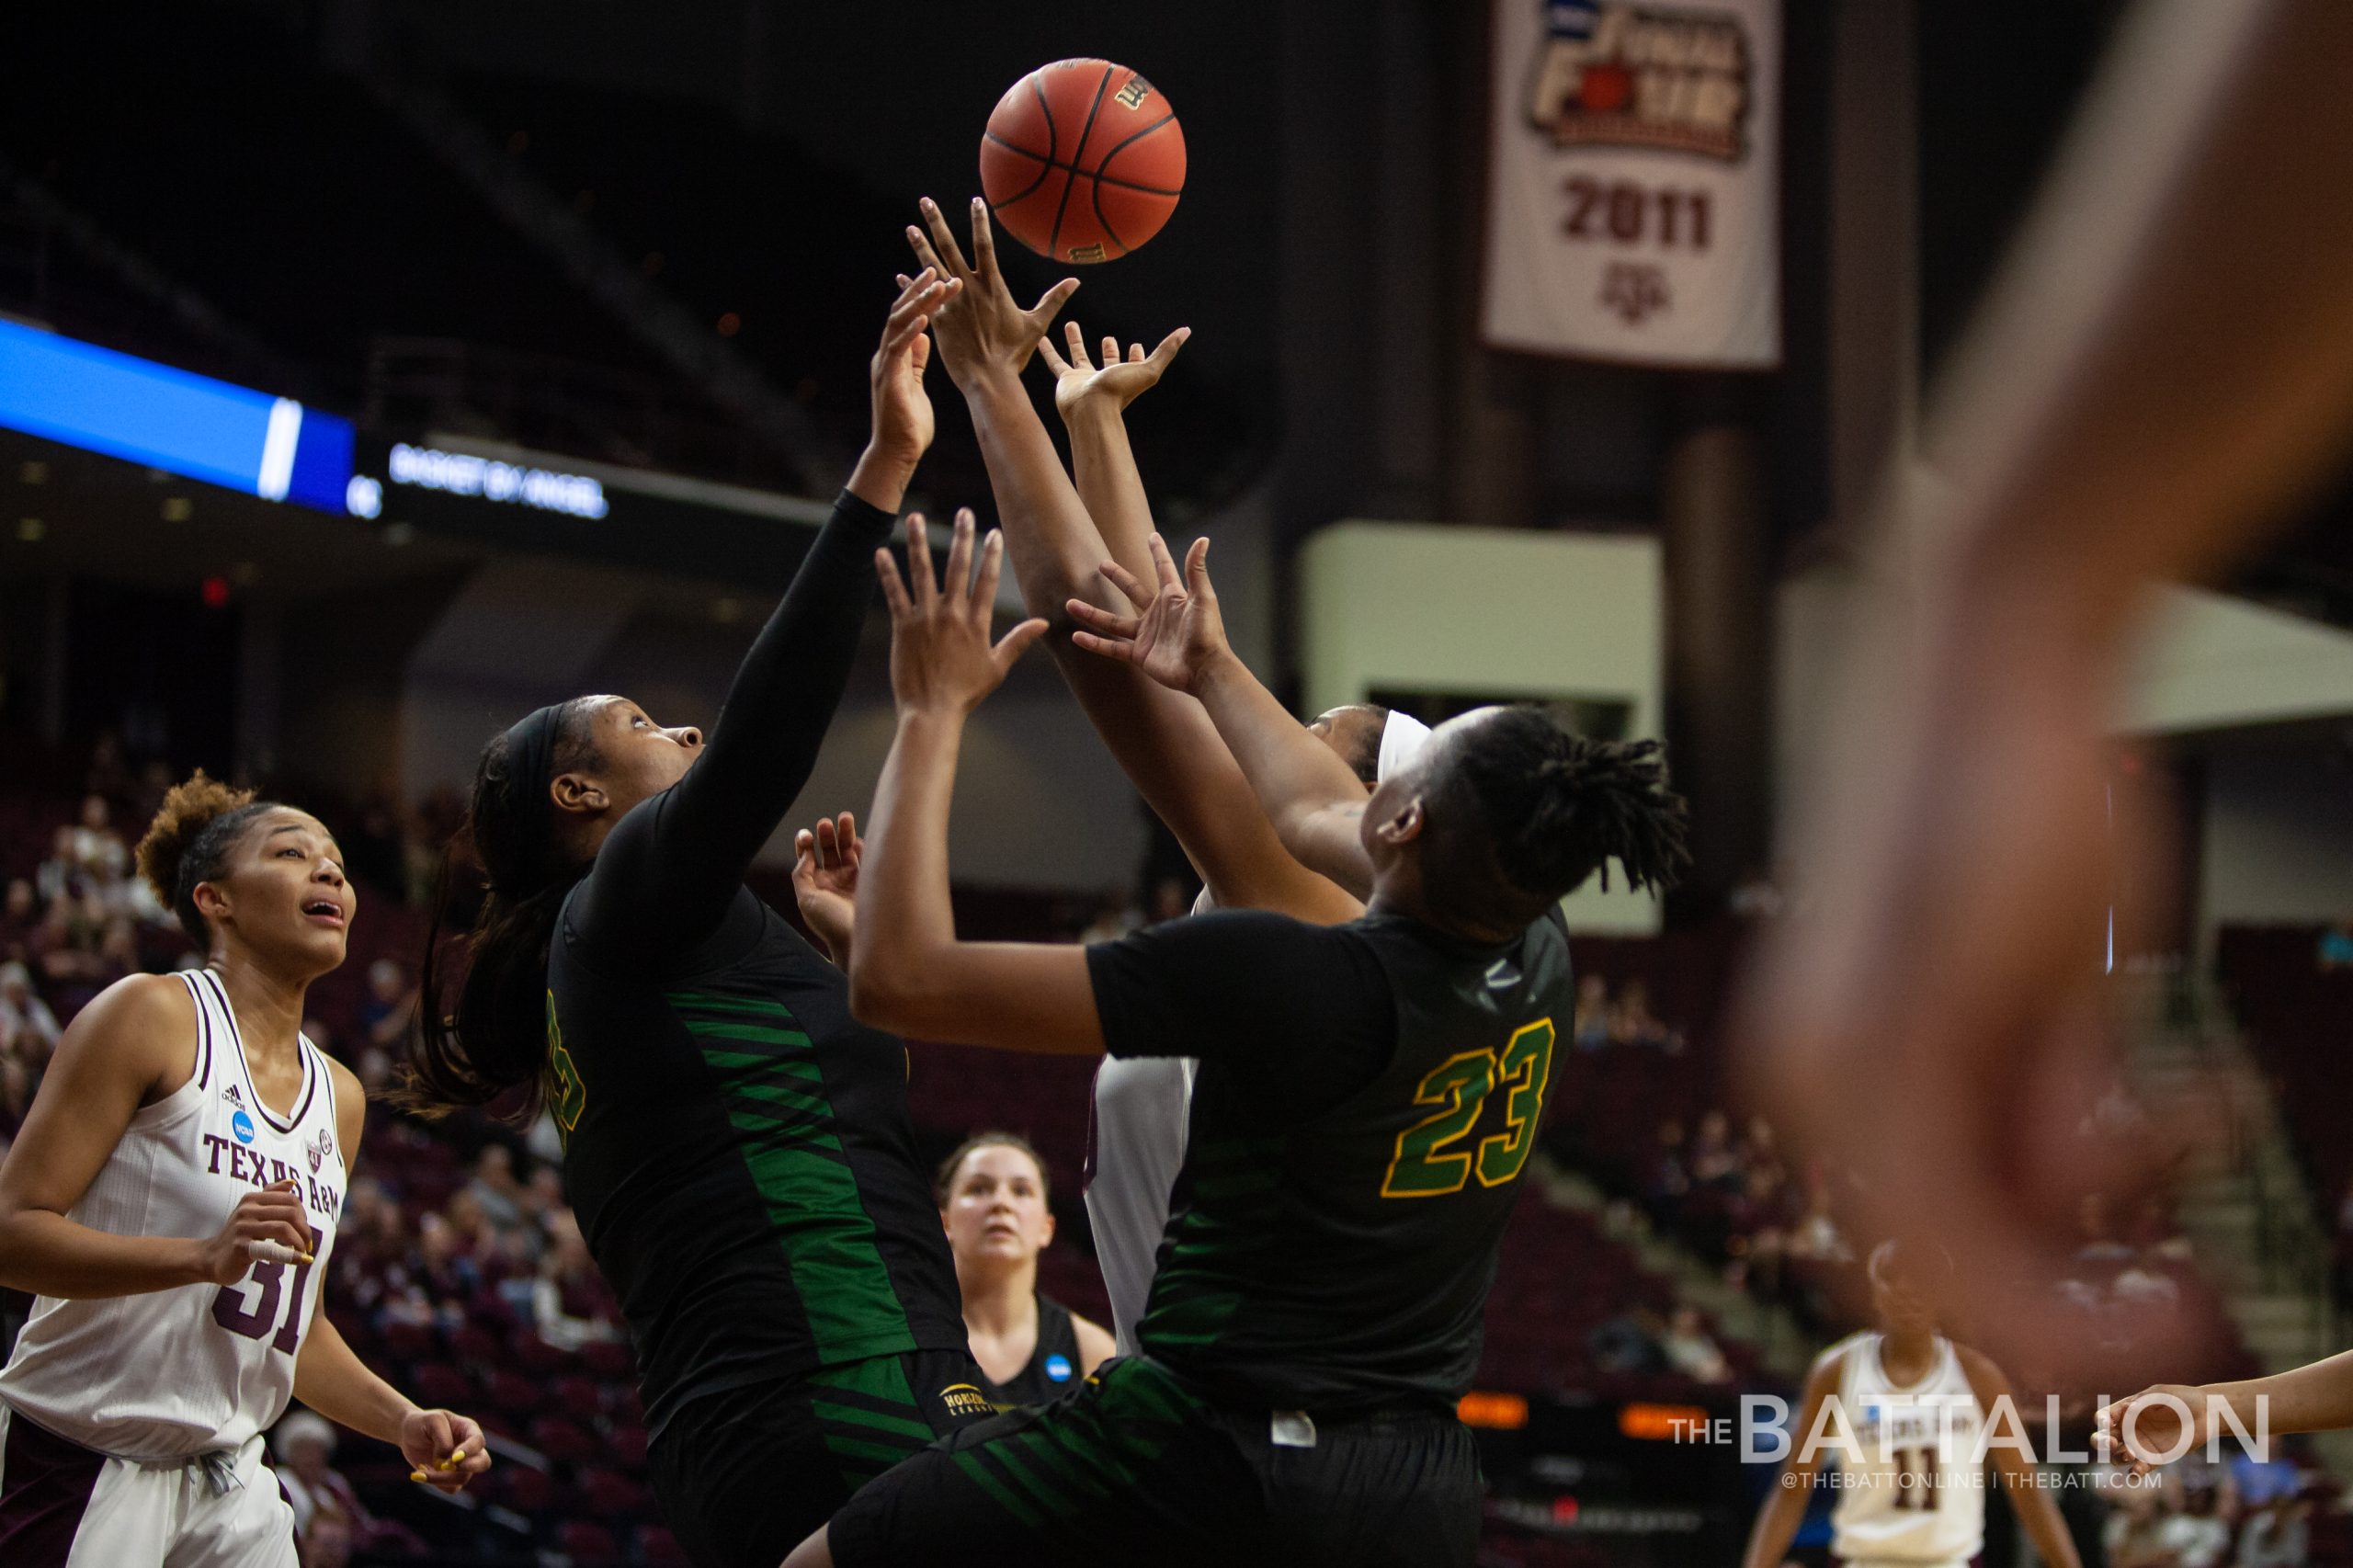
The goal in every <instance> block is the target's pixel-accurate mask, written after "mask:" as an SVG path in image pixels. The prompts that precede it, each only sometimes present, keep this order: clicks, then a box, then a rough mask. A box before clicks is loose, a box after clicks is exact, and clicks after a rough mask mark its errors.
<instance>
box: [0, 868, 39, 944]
mask: <svg viewBox="0 0 2353 1568" xmlns="http://www.w3.org/2000/svg"><path fill="white" fill-rule="evenodd" d="M39 931H40V894H39V893H37V892H34V891H33V884H32V882H31V881H30V880H29V879H28V878H24V877H11V878H9V879H8V892H7V894H6V897H5V898H0V961H6V962H9V963H25V962H28V961H29V960H31V958H32V954H33V937H34V935H35V934H36V933H37V932H39Z"/></svg>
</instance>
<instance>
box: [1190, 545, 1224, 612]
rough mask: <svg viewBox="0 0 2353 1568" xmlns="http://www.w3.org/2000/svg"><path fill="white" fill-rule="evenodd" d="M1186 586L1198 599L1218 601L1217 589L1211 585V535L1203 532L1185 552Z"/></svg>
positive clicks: (1211, 601)
mask: <svg viewBox="0 0 2353 1568" xmlns="http://www.w3.org/2000/svg"><path fill="white" fill-rule="evenodd" d="M1185 586H1186V588H1187V589H1188V591H1189V592H1190V593H1191V594H1192V596H1193V597H1195V598H1197V599H1201V600H1204V601H1207V602H1210V603H1214V602H1216V599H1217V590H1216V589H1214V588H1212V587H1211V586H1210V536H1209V535H1207V534H1203V535H1202V536H1201V537H1200V538H1199V539H1197V540H1194V541H1193V548H1192V549H1190V550H1188V551H1186V552H1185Z"/></svg>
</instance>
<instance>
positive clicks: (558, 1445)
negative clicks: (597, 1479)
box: [530, 1415, 605, 1464]
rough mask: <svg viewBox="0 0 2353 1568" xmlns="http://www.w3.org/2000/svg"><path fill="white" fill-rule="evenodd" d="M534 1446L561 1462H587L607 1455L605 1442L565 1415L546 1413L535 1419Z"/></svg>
mask: <svg viewBox="0 0 2353 1568" xmlns="http://www.w3.org/2000/svg"><path fill="white" fill-rule="evenodd" d="M530 1444H531V1447H533V1448H535V1449H539V1450H540V1452H541V1453H543V1454H545V1455H546V1456H547V1457H548V1458H549V1459H550V1460H553V1461H555V1462H556V1463H558V1464H584V1463H586V1462H587V1461H589V1460H597V1459H601V1458H603V1457H604V1453H605V1448H604V1445H603V1444H601V1443H599V1442H597V1439H596V1438H594V1437H590V1436H589V1435H588V1433H587V1432H586V1430H585V1429H584V1428H583V1427H582V1426H580V1425H579V1423H577V1422H574V1421H567V1420H565V1419H564V1418H563V1416H561V1415H543V1416H541V1417H540V1419H538V1420H537V1421H534V1422H532V1423H531V1435H530Z"/></svg>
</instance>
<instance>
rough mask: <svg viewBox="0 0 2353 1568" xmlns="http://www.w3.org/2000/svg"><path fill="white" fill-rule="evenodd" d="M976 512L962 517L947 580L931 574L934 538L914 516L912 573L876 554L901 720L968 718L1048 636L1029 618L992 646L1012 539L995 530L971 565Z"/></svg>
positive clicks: (893, 688)
mask: <svg viewBox="0 0 2353 1568" xmlns="http://www.w3.org/2000/svg"><path fill="white" fill-rule="evenodd" d="M972 534H973V524H972V509H971V508H970V507H965V508H962V509H960V510H959V511H958V512H957V514H956V534H955V539H954V541H953V542H952V543H951V544H949V548H948V577H947V581H946V582H945V583H943V584H941V585H937V586H935V585H933V583H932V577H931V540H930V537H929V530H928V529H927V528H926V527H925V525H924V520H923V518H922V517H921V516H920V515H914V516H910V517H908V518H907V575H906V577H904V578H902V577H901V576H900V575H899V565H898V562H896V561H894V560H892V557H891V552H890V551H888V550H887V549H885V550H878V551H875V552H874V569H875V572H876V574H878V575H880V576H881V579H882V597H883V599H884V600H885V601H886V602H887V603H888V604H889V605H890V607H891V692H892V696H893V697H895V698H896V699H898V703H899V711H900V713H901V714H902V715H904V714H909V713H916V712H935V713H959V714H961V713H969V712H971V711H972V710H973V709H974V708H976V707H978V706H979V705H980V702H981V699H983V698H984V697H986V696H987V695H988V694H989V693H990V692H992V691H995V689H996V688H997V687H998V686H999V685H1000V684H1002V683H1003V681H1004V680H1005V677H1006V673H1007V672H1008V671H1010V670H1011V669H1012V668H1013V661H1014V660H1016V659H1017V658H1019V657H1021V655H1022V653H1024V652H1026V651H1027V650H1028V649H1029V644H1031V643H1032V642H1036V641H1038V639H1039V638H1040V637H1042V636H1044V635H1045V634H1046V623H1045V622H1044V621H1042V620H1036V619H1031V620H1025V621H1023V622H1022V623H1021V624H1020V625H1018V626H1017V627H1015V628H1014V629H1013V630H1012V631H1008V632H1006V634H1005V636H1004V638H1003V639H1002V640H1001V641H999V642H996V643H995V644H994V645H992V644H991V643H990V642H989V616H990V612H991V610H992V609H993V608H995V603H996V580H997V573H998V571H999V570H1000V569H1001V568H1002V567H1003V565H1004V563H1005V540H1004V536H1003V535H1001V534H999V533H998V532H997V530H996V529H995V528H991V529H990V530H989V536H988V540H987V542H986V543H985V544H983V545H982V547H981V549H980V552H979V553H980V565H979V568H978V570H977V571H975V570H974V567H973V563H972V556H973V550H972Z"/></svg>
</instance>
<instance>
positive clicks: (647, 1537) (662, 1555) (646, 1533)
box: [631, 1525, 688, 1563]
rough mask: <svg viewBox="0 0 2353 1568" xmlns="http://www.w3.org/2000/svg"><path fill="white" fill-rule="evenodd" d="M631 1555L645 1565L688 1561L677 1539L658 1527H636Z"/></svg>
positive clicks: (685, 1550) (685, 1551)
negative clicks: (635, 1539) (634, 1542)
mask: <svg viewBox="0 0 2353 1568" xmlns="http://www.w3.org/2000/svg"><path fill="white" fill-rule="evenodd" d="M631 1555H632V1556H634V1557H635V1558H636V1559H637V1561H638V1562H645V1563H671V1562H687V1561H688V1557H687V1549H686V1548H685V1547H683V1546H680V1545H679V1544H678V1538H677V1537H676V1536H674V1535H672V1534H671V1533H670V1532H669V1531H668V1530H667V1529H665V1528H663V1527H662V1526H660V1525H640V1526H638V1528H637V1541H636V1546H635V1550H634V1551H632V1553H631Z"/></svg>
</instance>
